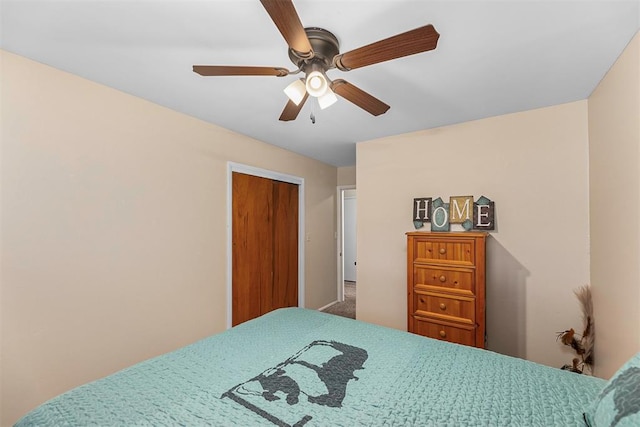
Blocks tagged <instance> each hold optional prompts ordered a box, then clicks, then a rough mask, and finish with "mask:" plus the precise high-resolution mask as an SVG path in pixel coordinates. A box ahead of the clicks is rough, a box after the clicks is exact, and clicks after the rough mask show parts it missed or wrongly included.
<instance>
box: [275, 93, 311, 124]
mask: <svg viewBox="0 0 640 427" xmlns="http://www.w3.org/2000/svg"><path fill="white" fill-rule="evenodd" d="M308 97H309V94H308V93H305V94H304V98H302V101H300V104H298V105H296V104H295V102H293V101H292V100H289V102H287V105H285V106H284V110H282V114H280V120H281V121H283V122H288V121H290V120H295V119H296V117H298V113H300V110H302V106H303V105H304V103H305V101H306V100H307V98H308Z"/></svg>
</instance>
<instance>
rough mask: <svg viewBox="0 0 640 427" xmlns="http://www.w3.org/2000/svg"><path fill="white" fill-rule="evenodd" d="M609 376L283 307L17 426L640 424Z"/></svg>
mask: <svg viewBox="0 0 640 427" xmlns="http://www.w3.org/2000/svg"><path fill="white" fill-rule="evenodd" d="M634 363H635V364H637V365H638V366H640V359H639V358H638V357H636V358H634V359H633V360H631V361H630V362H629V364H634ZM629 364H628V365H629ZM625 366H626V365H625ZM627 368H628V369H631V365H629V366H627ZM628 369H627V370H628ZM639 369H640V368H639ZM616 375H617V376H618V374H616ZM614 379H615V377H614ZM611 384H613V383H612V381H609V382H607V381H605V380H602V379H598V378H594V377H590V376H586V375H579V374H575V373H572V372H569V371H563V370H560V369H555V368H552V367H547V366H543V365H539V364H536V363H533V362H528V361H525V360H521V359H517V358H512V357H508V356H504V355H500V354H497V353H493V352H490V351H487V350H481V349H477V348H471V347H466V346H461V345H457V344H450V343H446V342H441V341H438V340H433V339H429V338H424V337H421V336H417V335H413V334H409V333H406V332H402V331H398V330H394V329H389V328H384V327H381V326H376V325H372V324H368V323H364V322H360V321H356V320H351V319H346V318H342V317H338V316H334V315H330V314H325V313H320V312H318V311H314V310H307V309H302V308H287V309H280V310H276V311H273V312H271V313H269V314H266V315H264V316H261V317H259V318H257V319H254V320H252V321H249V322H246V323H243V324H241V325H239V326H236V327H234V328H232V329H230V330H228V331H225V332H223V333H220V334H217V335H214V336H211V337H208V338H205V339H203V340H201V341H198V342H196V343H194V344H191V345H188V346H186V347H183V348H181V349H178V350H176V351H173V352H170V353H167V354H164V355H162V356H159V357H156V358H153V359H149V360H146V361H144V362H141V363H138V364H136V365H134V366H132V367H130V368H127V369H124V370H122V371H119V372H117V373H114V374H112V375H110V376H107V377H105V378H102V379H99V380H96V381H94V382H91V383H88V384H85V385H82V386H80V387H77V388H75V389H73V390H70V391H68V392H66V393H64V394H62V395H60V396H58V397H55V398H53V399H52V400H50V401H48V402H45V403H44V404H42V405H41V406H39V407H37V408H35V409H34V410H33V411H31V412H30V413H28V414H26V415H25V416H24V417H23V418H22V419H20V420H19V421H18V423H17V424H16V426H19V427H24V426H87V425H98V426H117V425H120V426H177V425H184V426H201V425H225V426H226V425H240V426H252V425H265V426H270V425H277V426H303V425H305V426H358V425H365V426H378V425H380V426H385V425H388V426H402V425H406V426H480V425H487V426H507V425H514V426H527V425H529V426H554V425H557V426H573V425H576V426H577V425H585V423H586V422H590V423H591V425H615V424H597V422H599V421H601V420H606V417H607V416H609V418H610V419H611V420H613V418H612V417H613V416H615V415H616V414H617V415H623V416H622V417H620V420H618V422H619V424H618V425H625V423H628V422H632V423H634V422H638V421H639V420H640V418H638V414H637V413H633V412H629V405H628V400H629V396H633V392H631V393H630V394H625V396H626V398H627V401H626V406H625V408H626V409H625V411H626V412H625V413H624V414H623V413H622V411H621V410H620V407H619V406H617V405H616V403H615V396H616V393H618V394H620V393H619V390H615V391H612V390H609V391H607V390H606V388H607V387H608V386H609V385H611ZM630 384H631V385H630V386H629V384H627V388H628V387H633V386H634V384H635V386H636V387H637V386H638V384H640V380H639V379H638V378H636V382H635V383H634V382H633V381H631V383H630ZM625 390H626V389H625ZM636 391H640V389H636ZM635 394H636V395H638V396H640V393H635ZM630 400H633V398H632V397H631V399H630ZM636 403H637V402H636ZM631 408H632V409H633V405H632V407H631ZM636 410H637V407H636ZM598 411H600V412H598ZM636 412H637V411H636ZM585 413H586V416H585ZM598 414H600V419H599V418H598ZM629 425H637V424H629Z"/></svg>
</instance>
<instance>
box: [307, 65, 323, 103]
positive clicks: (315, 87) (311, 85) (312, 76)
mask: <svg viewBox="0 0 640 427" xmlns="http://www.w3.org/2000/svg"><path fill="white" fill-rule="evenodd" d="M305 86H306V88H307V92H309V95H311V96H315V97H316V98H317V97H319V96H322V95H324V94H325V92H326V91H327V90H329V82H327V78H326V77H325V76H324V74H323V73H321V72H320V71H312V72H310V73H309V74H307V82H306V84H305Z"/></svg>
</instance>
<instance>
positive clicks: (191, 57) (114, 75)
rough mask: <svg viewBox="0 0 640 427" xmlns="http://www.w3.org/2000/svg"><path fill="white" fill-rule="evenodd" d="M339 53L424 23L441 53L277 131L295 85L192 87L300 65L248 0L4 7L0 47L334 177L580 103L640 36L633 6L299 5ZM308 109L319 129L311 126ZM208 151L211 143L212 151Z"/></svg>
mask: <svg viewBox="0 0 640 427" xmlns="http://www.w3.org/2000/svg"><path fill="white" fill-rule="evenodd" d="M294 4H295V6H296V9H297V11H298V15H299V16H300V19H301V21H302V24H303V25H304V26H306V27H322V28H326V29H327V30H329V31H331V32H333V33H334V34H335V35H336V36H337V37H338V39H339V41H340V44H341V49H340V50H341V52H346V51H349V50H352V49H355V48H357V47H360V46H363V45H366V44H369V43H371V42H374V41H377V40H380V39H383V38H387V37H389V36H392V35H395V34H398V33H401V32H404V31H408V30H411V29H414V28H417V27H420V26H423V25H425V24H433V25H434V26H435V28H436V30H437V31H438V32H439V33H440V35H441V36H440V40H439V43H438V47H437V49H436V50H433V51H430V52H426V53H422V54H418V55H414V56H410V57H406V58H401V59H396V60H393V61H388V62H384V63H380V64H376V65H371V66H369V67H364V68H360V69H357V70H353V71H350V72H342V71H339V70H335V69H334V70H331V71H329V73H328V75H329V77H330V78H332V79H335V78H344V79H345V80H347V81H349V82H350V83H353V84H354V85H356V86H358V87H359V88H361V89H363V90H365V91H367V92H368V93H370V94H372V95H373V96H375V97H377V98H379V99H380V100H382V101H384V102H386V103H387V104H389V105H390V106H391V109H390V110H389V111H388V112H387V113H386V114H383V115H381V116H378V117H374V116H371V115H370V114H368V113H367V112H365V111H364V110H361V109H360V108H358V107H356V106H355V105H353V104H351V103H349V102H348V101H346V100H345V99H340V100H339V101H338V103H336V104H335V105H333V106H332V107H330V108H328V109H326V110H322V111H317V110H318V108H317V106H314V103H313V102H307V103H306V105H305V106H304V108H303V109H302V111H301V113H300V115H299V116H298V119H297V120H295V121H292V122H280V121H278V117H279V116H280V113H281V111H282V109H283V108H284V105H285V103H286V100H287V98H286V96H285V95H284V93H283V92H282V89H284V87H285V86H286V85H287V84H288V83H289V82H291V81H293V80H294V79H295V78H298V77H299V76H287V77H264V76H260V77H256V76H251V77H201V76H199V75H197V74H195V73H193V72H192V70H191V66H192V65H193V64H211V65H264V66H277V67H284V68H288V69H290V70H293V69H294V68H296V67H295V66H294V65H293V64H292V63H291V62H290V60H289V57H288V55H287V45H286V43H285V41H284V39H283V38H282V36H281V35H280V33H279V32H278V30H277V28H276V27H275V25H274V24H273V22H272V21H271V19H270V17H269V15H268V14H267V13H266V11H265V10H264V8H263V7H262V5H261V4H260V2H259V1H257V0H208V1H205V0H200V1H178V0H174V1H159V0H136V1H134V0H110V1H109V0H102V1H97V0H93V1H91V0H90V1H59V0H44V1H31V0H20V1H13V0H2V2H1V8H0V15H1V16H0V18H1V24H2V29H1V30H0V31H1V33H0V35H1V45H2V48H3V49H5V50H7V51H10V52H14V53H17V54H19V55H22V56H25V57H27V58H31V59H33V60H36V61H39V62H42V63H44V64H48V65H51V66H53V67H56V68H59V69H61V70H65V71H68V72H71V73H73V74H76V75H79V76H82V77H85V78H87V79H90V80H93V81H96V82H98V83H102V84H104V85H107V86H110V87H112V88H115V89H119V90H121V91H123V92H126V93H129V94H132V95H135V96H138V97H141V98H144V99H147V100H149V101H152V102H154V103H157V104H160V105H163V106H165V107H168V108H171V109H173V110H176V111H180V112H183V113H185V114H188V115H191V116H194V117H198V118H200V119H202V120H206V121H208V122H211V123H215V124H217V125H220V126H222V127H225V128H227V129H231V130H233V131H236V132H239V133H242V134H245V135H249V136H251V137H253V138H256V139H258V140H261V141H264V142H267V143H270V144H273V145H277V146H280V147H283V148H286V149H288V150H291V151H294V152H298V153H301V154H304V155H306V156H309V157H313V158H316V159H318V160H321V161H323V162H326V163H329V164H332V165H335V166H347V165H353V164H355V144H356V143H357V142H360V141H367V140H370V139H375V138H379V137H384V136H389V135H396V134H401V133H406V132H411V131H416V130H420V129H426V128H433V127H438V126H443V125H449V124H454V123H460V122H464V121H469V120H475V119H480V118H484V117H490V116H495V115H500V114H505V113H510V112H516V111H524V110H528V109H532V108H538V107H544V106H549V105H554V104H560V103H564V102H571V101H575V100H580V99H586V98H587V97H588V96H589V94H590V93H591V92H592V91H593V89H594V88H595V87H596V85H597V84H598V82H599V81H600V79H601V78H602V77H603V76H604V74H605V73H606V72H607V70H608V69H609V67H610V66H611V65H612V64H613V62H614V61H615V60H616V58H617V57H618V55H619V54H620V53H621V52H622V50H623V49H624V48H625V46H626V45H627V43H628V42H629V41H630V40H631V38H632V37H633V36H634V34H635V33H636V32H637V31H638V29H639V28H640V1H639V0H631V1H630V0H626V1H614V0H600V1H578V0H569V1H559V0H553V1H540V0H535V1H534V0H527V1H519V0H509V1H507V0H503V1H483V0H475V1H453V0H446V1H427V0H420V1H412V0H350V1H345V0H343V1H329V0H314V1H311V0H297V1H294ZM312 109H315V110H316V111H314V112H315V116H316V123H315V124H313V123H312V122H311V120H310V119H309V116H310V113H311V111H312ZM211 143H212V144H215V141H212V142H211Z"/></svg>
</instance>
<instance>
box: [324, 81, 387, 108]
mask: <svg viewBox="0 0 640 427" xmlns="http://www.w3.org/2000/svg"><path fill="white" fill-rule="evenodd" d="M331 90H333V91H334V92H335V93H337V94H338V95H340V96H341V97H343V98H344V99H346V100H347V101H350V102H352V103H354V104H356V105H357V106H358V107H360V108H362V109H363V110H365V111H368V112H369V113H371V114H373V115H374V116H379V115H380V114H384V113H386V112H387V110H388V109H389V108H391V107H390V106H388V105H387V104H385V103H384V102H382V101H380V100H379V99H378V98H376V97H374V96H372V95H369V94H368V93H367V92H365V91H363V90H362V89H360V88H358V87H356V86H354V85H352V84H351V83H349V82H347V81H345V80H342V79H338V80H334V81H333V82H332V83H331Z"/></svg>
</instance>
